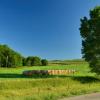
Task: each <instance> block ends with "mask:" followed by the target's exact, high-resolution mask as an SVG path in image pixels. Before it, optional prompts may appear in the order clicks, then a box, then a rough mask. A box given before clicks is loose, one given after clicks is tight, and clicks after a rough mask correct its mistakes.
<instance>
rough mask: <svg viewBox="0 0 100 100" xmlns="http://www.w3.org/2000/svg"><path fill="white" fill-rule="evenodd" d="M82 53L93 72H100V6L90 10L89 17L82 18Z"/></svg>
mask: <svg viewBox="0 0 100 100" xmlns="http://www.w3.org/2000/svg"><path fill="white" fill-rule="evenodd" d="M80 34H81V36H82V54H83V57H84V58H85V60H86V61H88V62H89V64H90V68H91V71H92V72H96V73H97V74H100V6H97V7H95V8H94V9H92V10H90V14H89V17H83V18H81V26H80Z"/></svg>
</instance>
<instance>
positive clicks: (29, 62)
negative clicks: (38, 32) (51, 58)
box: [26, 56, 41, 66]
mask: <svg viewBox="0 0 100 100" xmlns="http://www.w3.org/2000/svg"><path fill="white" fill-rule="evenodd" d="M40 65H41V58H39V57H37V56H35V57H34V56H28V57H27V58H26V66H40Z"/></svg>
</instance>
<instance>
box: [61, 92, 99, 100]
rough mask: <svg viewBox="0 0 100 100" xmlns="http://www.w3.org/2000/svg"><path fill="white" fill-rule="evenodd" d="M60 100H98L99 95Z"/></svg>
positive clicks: (93, 94)
mask: <svg viewBox="0 0 100 100" xmlns="http://www.w3.org/2000/svg"><path fill="white" fill-rule="evenodd" d="M61 100H100V93H92V94H86V95H81V96H76V97H70V98H64V99H61Z"/></svg>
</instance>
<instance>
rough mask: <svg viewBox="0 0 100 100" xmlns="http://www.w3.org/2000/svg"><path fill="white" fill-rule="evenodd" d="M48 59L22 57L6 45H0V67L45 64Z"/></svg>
mask: <svg viewBox="0 0 100 100" xmlns="http://www.w3.org/2000/svg"><path fill="white" fill-rule="evenodd" d="M46 65H48V61H47V60H46V59H41V58H40V57H37V56H29V57H23V56H22V55H21V54H20V53H18V52H16V51H14V50H12V49H11V48H10V47H9V46H8V45H0V67H19V66H46Z"/></svg>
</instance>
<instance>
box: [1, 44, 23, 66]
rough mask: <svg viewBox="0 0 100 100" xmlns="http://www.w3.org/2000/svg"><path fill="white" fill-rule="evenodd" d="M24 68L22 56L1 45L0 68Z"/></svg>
mask: <svg viewBox="0 0 100 100" xmlns="http://www.w3.org/2000/svg"><path fill="white" fill-rule="evenodd" d="M18 66H22V56H21V55H20V54H19V53H17V52H15V51H14V50H12V49H11V48H10V47H8V46H7V45H0V67H18Z"/></svg>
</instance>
